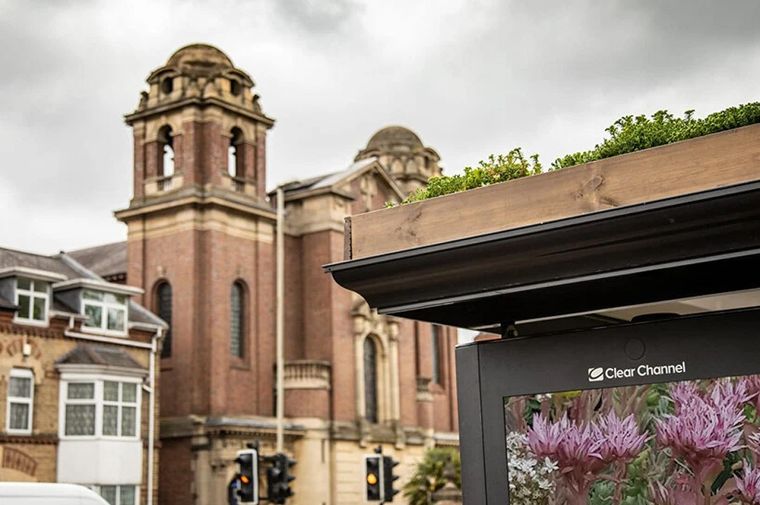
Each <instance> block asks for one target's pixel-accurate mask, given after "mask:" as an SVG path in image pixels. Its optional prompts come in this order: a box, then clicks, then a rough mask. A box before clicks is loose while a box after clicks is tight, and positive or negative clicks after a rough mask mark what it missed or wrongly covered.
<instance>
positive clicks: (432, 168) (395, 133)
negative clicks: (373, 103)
mask: <svg viewBox="0 0 760 505" xmlns="http://www.w3.org/2000/svg"><path fill="white" fill-rule="evenodd" d="M371 157H376V158H378V160H379V161H380V163H381V164H382V165H383V167H384V168H385V169H386V170H387V171H388V173H389V174H390V175H391V176H392V177H393V178H394V179H395V180H396V181H398V183H399V185H400V186H401V188H402V189H403V190H404V191H405V192H406V193H411V192H412V191H414V190H416V189H417V188H419V187H421V186H424V185H425V184H426V183H427V181H428V179H429V178H430V177H435V176H438V175H441V167H440V166H439V165H438V163H439V161H440V160H441V158H440V156H439V155H438V153H437V152H435V150H434V149H432V148H430V147H425V146H424V145H423V143H422V141H421V140H420V138H419V137H418V136H417V134H416V133H414V132H413V131H412V130H409V129H408V128H404V127H403V126H388V127H386V128H383V129H382V130H380V131H378V132H377V133H375V134H374V135H373V136H372V138H370V140H369V142H368V143H367V147H365V148H364V149H362V150H361V151H359V154H357V155H356V158H355V159H356V160H357V161H358V160H363V159H366V158H371Z"/></svg>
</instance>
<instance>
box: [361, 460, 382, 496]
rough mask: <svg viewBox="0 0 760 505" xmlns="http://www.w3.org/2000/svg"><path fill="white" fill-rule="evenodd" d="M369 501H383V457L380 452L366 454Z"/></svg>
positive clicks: (365, 464)
mask: <svg viewBox="0 0 760 505" xmlns="http://www.w3.org/2000/svg"><path fill="white" fill-rule="evenodd" d="M364 466H365V468H366V472H365V482H366V484H367V493H366V497H367V501H368V502H373V501H376V502H382V501H383V457H382V456H380V455H378V454H373V455H371V456H364Z"/></svg>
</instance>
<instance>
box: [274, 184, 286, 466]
mask: <svg viewBox="0 0 760 505" xmlns="http://www.w3.org/2000/svg"><path fill="white" fill-rule="evenodd" d="M284 217H285V195H284V193H283V191H282V188H277V246H276V248H277V250H276V256H277V257H276V267H275V269H276V276H277V281H276V282H277V287H276V290H277V292H276V322H275V325H276V337H275V338H276V340H277V344H276V345H277V372H276V374H277V378H276V381H277V384H276V388H277V392H276V395H277V406H276V410H277V412H276V415H277V452H283V445H284V444H283V442H284V417H285V397H284V396H285V395H284V389H285V387H284V373H285V363H284V361H285V357H284V342H283V340H284V339H283V333H284V328H283V325H284V323H285V317H284V307H283V296H284V293H285V282H284V281H285V279H284V277H285V275H284V274H285V272H284V268H285V243H284V239H285V233H284V230H283V226H284V224H285V223H284V222H285V219H284Z"/></svg>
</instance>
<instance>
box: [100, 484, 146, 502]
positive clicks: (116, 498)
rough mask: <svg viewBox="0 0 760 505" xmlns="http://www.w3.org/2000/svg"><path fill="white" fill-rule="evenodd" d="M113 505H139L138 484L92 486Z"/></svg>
mask: <svg viewBox="0 0 760 505" xmlns="http://www.w3.org/2000/svg"><path fill="white" fill-rule="evenodd" d="M92 487H93V489H94V490H95V492H96V493H98V494H99V495H100V496H102V497H103V499H104V500H105V501H107V502H108V503H110V504H111V505H137V486H124V485H121V486H115V485H112V486H108V485H95V486H92Z"/></svg>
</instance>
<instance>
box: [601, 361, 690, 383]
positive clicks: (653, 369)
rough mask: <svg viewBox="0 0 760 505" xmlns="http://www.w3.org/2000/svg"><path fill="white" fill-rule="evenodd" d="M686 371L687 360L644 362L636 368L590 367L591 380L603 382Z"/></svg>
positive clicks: (678, 373)
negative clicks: (666, 362)
mask: <svg viewBox="0 0 760 505" xmlns="http://www.w3.org/2000/svg"><path fill="white" fill-rule="evenodd" d="M685 373H686V362H685V361H682V362H680V363H671V364H667V365H647V364H642V365H639V366H637V367H634V368H617V367H614V366H613V367H608V368H605V367H601V366H594V367H590V368H589V369H588V381H589V382H602V381H604V380H612V379H631V378H634V377H656V376H658V375H681V374H685Z"/></svg>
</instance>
